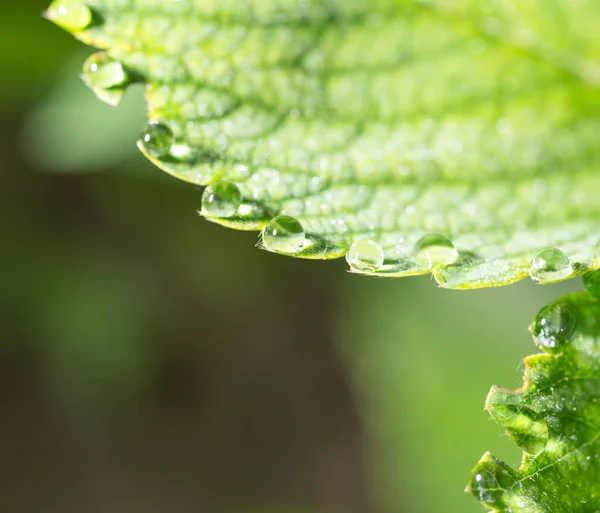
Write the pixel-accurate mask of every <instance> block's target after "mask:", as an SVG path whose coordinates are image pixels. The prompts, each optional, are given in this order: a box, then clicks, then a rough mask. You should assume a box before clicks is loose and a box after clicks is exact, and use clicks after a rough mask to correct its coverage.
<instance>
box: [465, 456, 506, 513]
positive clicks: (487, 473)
mask: <svg viewBox="0 0 600 513" xmlns="http://www.w3.org/2000/svg"><path fill="white" fill-rule="evenodd" d="M514 483H515V478H514V476H512V475H511V474H510V470H509V469H508V468H506V465H505V464H504V463H502V462H501V461H499V460H497V459H496V458H494V457H493V456H492V455H491V454H490V453H486V454H484V456H483V458H482V459H481V460H480V461H479V463H478V464H477V466H476V467H475V471H474V472H473V474H472V475H471V481H470V482H469V486H468V489H469V491H470V492H471V493H472V494H474V495H475V496H476V497H477V498H478V499H479V500H480V501H481V502H483V503H485V504H493V505H494V506H497V507H501V506H504V505H505V504H506V498H507V497H506V491H507V490H508V489H509V488H510V487H511V486H512V485H514Z"/></svg>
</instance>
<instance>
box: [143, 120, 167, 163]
mask: <svg viewBox="0 0 600 513" xmlns="http://www.w3.org/2000/svg"><path fill="white" fill-rule="evenodd" d="M139 144H141V145H142V147H143V148H144V150H145V151H146V152H147V153H148V154H149V155H151V156H152V157H162V156H164V155H166V154H167V153H168V152H169V150H170V149H171V146H172V145H173V132H172V131H171V129H170V128H169V127H168V126H167V125H165V124H164V123H159V122H157V121H150V122H149V123H148V124H147V125H146V127H145V128H144V130H143V131H142V135H141V137H140V141H139Z"/></svg>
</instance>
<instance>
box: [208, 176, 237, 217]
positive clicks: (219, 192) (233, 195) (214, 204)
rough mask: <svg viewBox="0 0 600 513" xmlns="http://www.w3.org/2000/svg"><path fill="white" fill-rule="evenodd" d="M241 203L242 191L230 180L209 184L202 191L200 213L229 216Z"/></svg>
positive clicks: (209, 215) (211, 215)
mask: <svg viewBox="0 0 600 513" xmlns="http://www.w3.org/2000/svg"><path fill="white" fill-rule="evenodd" d="M241 203H242V193H241V192H240V190H239V188H238V186H237V185H236V184H234V183H232V182H225V181H222V182H216V183H213V184H210V185H209V186H208V187H206V189H204V192H203V193H202V215H203V216H205V217H231V216H232V215H233V214H235V213H236V212H237V210H238V208H239V206H240V205H241Z"/></svg>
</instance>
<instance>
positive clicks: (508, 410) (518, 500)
mask: <svg viewBox="0 0 600 513" xmlns="http://www.w3.org/2000/svg"><path fill="white" fill-rule="evenodd" d="M530 330H531V332H532V333H533V335H534V340H535V341H536V344H537V345H538V346H539V347H540V348H541V349H543V350H544V354H538V355H535V356H530V357H528V358H526V360H525V365H526V368H525V378H524V385H523V388H521V389H519V390H506V389H503V388H498V387H493V388H492V390H491V391H490V393H489V395H488V398H487V401H486V410H487V411H489V412H490V414H491V416H492V418H493V419H494V420H495V421H496V422H497V423H498V424H499V425H500V426H501V427H503V428H504V429H505V430H506V433H507V434H508V436H509V437H510V438H511V439H512V440H514V441H515V442H516V443H517V445H519V447H521V449H522V450H523V460H522V462H521V466H520V467H519V469H518V470H513V469H512V468H511V467H510V466H508V465H507V464H505V463H504V462H502V461H500V460H498V459H496V458H495V457H494V456H492V455H491V454H490V453H486V454H485V455H484V456H483V458H482V459H481V460H480V461H479V463H478V464H477V466H476V467H475V469H474V470H473V472H472V475H471V480H470V483H469V486H468V487H467V489H468V491H470V492H471V493H473V494H474V495H475V497H477V498H478V499H479V500H480V501H481V502H482V503H483V504H485V505H486V506H488V507H489V508H490V509H491V510H492V511H497V512H511V513H547V512H552V513H563V512H564V513H594V512H597V511H599V510H600V299H599V298H597V297H594V296H592V295H591V294H589V293H586V292H581V293H575V294H570V295H567V296H564V297H563V298H562V299H560V300H558V301H556V302H554V303H551V304H550V305H548V306H546V307H544V308H543V309H542V310H541V311H540V313H539V314H538V316H537V318H536V320H535V321H534V323H533V324H532V325H531V328H530Z"/></svg>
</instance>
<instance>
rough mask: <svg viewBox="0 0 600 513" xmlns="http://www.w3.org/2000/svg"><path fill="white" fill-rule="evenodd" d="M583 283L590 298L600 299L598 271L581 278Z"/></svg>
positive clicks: (599, 273) (599, 271)
mask: <svg viewBox="0 0 600 513" xmlns="http://www.w3.org/2000/svg"><path fill="white" fill-rule="evenodd" d="M583 283H584V284H585V288H586V289H587V290H588V292H589V293H590V294H592V296H595V297H597V298H600V270H597V271H592V272H591V273H588V274H586V275H585V276H584V277H583Z"/></svg>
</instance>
